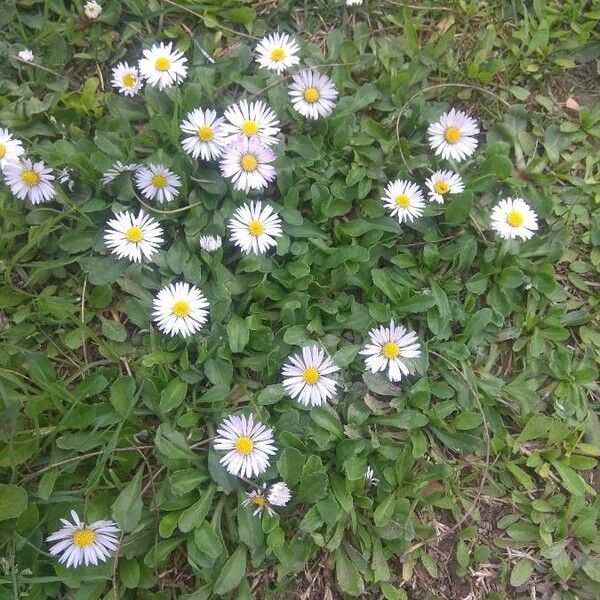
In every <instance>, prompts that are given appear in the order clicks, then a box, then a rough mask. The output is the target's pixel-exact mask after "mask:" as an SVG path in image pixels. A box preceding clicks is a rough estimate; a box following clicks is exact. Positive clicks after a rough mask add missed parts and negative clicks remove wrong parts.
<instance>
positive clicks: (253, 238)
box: [228, 202, 282, 254]
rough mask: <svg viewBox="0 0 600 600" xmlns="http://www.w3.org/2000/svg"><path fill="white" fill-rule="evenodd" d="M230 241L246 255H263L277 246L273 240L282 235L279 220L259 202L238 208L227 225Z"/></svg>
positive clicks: (269, 208)
mask: <svg viewBox="0 0 600 600" xmlns="http://www.w3.org/2000/svg"><path fill="white" fill-rule="evenodd" d="M228 227H229V229H230V230H231V241H232V242H233V243H234V244H235V245H236V246H238V247H239V248H240V250H241V251H242V252H245V253H246V254H250V253H252V252H253V253H254V254H263V253H264V252H266V251H267V250H268V249H269V248H270V247H271V246H275V245H277V242H276V241H275V238H278V237H280V236H281V235H282V230H281V219H280V218H279V217H278V216H277V214H276V213H275V212H274V211H273V209H272V208H271V207H270V206H269V205H268V204H265V205H264V208H263V205H262V203H261V202H250V204H244V205H243V206H240V207H239V208H238V209H237V210H236V211H235V213H234V214H233V217H231V219H230V220H229V224H228Z"/></svg>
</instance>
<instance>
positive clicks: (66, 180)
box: [56, 167, 75, 192]
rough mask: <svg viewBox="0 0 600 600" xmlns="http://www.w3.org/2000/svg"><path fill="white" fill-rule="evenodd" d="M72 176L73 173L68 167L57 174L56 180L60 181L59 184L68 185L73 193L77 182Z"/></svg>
mask: <svg viewBox="0 0 600 600" xmlns="http://www.w3.org/2000/svg"><path fill="white" fill-rule="evenodd" d="M71 175H72V171H71V169H67V168H66V167H65V168H64V169H61V170H60V171H59V172H58V173H57V174H56V179H58V183H60V184H63V185H66V186H67V189H68V190H69V191H70V192H72V191H73V188H74V187H75V180H74V179H73V177H72V176H71Z"/></svg>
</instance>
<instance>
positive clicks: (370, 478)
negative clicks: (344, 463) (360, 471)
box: [365, 465, 379, 486]
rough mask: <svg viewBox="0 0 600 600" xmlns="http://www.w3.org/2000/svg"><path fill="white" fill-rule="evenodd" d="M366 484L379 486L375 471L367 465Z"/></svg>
mask: <svg viewBox="0 0 600 600" xmlns="http://www.w3.org/2000/svg"><path fill="white" fill-rule="evenodd" d="M365 483H366V484H367V485H369V486H370V485H379V479H377V477H375V471H373V469H372V467H370V466H369V465H367V468H366V469H365Z"/></svg>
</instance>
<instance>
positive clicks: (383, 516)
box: [373, 494, 396, 527]
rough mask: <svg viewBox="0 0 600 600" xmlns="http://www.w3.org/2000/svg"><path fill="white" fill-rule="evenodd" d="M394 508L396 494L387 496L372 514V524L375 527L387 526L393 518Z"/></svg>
mask: <svg viewBox="0 0 600 600" xmlns="http://www.w3.org/2000/svg"><path fill="white" fill-rule="evenodd" d="M395 508H396V494H389V495H388V496H387V497H386V498H385V499H384V500H383V502H381V504H379V506H378V507H377V508H376V509H375V512H374V513H373V522H374V523H375V525H376V526H377V527H383V526H384V525H387V524H388V523H389V522H390V521H391V520H392V517H393V516H394V510H395Z"/></svg>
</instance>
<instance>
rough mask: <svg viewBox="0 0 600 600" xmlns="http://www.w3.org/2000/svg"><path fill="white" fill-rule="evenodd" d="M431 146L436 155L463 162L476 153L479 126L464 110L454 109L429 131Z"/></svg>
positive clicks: (430, 127) (431, 126)
mask: <svg viewBox="0 0 600 600" xmlns="http://www.w3.org/2000/svg"><path fill="white" fill-rule="evenodd" d="M427 133H428V134H429V145H430V146H431V149H432V150H434V151H435V154H436V155H440V154H441V155H442V158H446V159H447V158H453V159H454V160H457V161H462V160H464V159H465V158H468V157H469V156H471V154H473V152H475V149H476V148H477V138H476V137H475V136H476V135H477V134H478V133H479V125H478V124H477V121H476V120H475V119H473V118H471V117H469V116H468V115H467V113H465V112H463V111H462V110H456V109H454V108H453V109H452V110H450V112H446V113H444V114H443V115H442V116H441V117H440V119H439V121H436V122H435V123H432V124H431V125H430V126H429V129H428V130H427Z"/></svg>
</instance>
